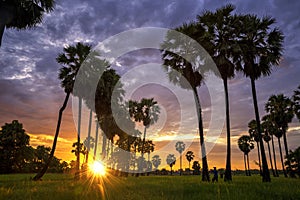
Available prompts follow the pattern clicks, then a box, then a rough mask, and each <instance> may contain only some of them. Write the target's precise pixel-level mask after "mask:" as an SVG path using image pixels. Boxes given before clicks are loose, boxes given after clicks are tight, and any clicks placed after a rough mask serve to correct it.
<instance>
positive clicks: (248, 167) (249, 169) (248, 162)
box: [247, 154, 251, 176]
mask: <svg viewBox="0 0 300 200" xmlns="http://www.w3.org/2000/svg"><path fill="white" fill-rule="evenodd" d="M247 165H248V174H249V176H251V172H250V164H249V154H247Z"/></svg>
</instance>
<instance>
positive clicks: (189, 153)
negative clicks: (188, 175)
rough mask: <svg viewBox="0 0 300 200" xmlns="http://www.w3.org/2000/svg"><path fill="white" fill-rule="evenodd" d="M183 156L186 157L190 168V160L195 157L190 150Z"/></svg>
mask: <svg viewBox="0 0 300 200" xmlns="http://www.w3.org/2000/svg"><path fill="white" fill-rule="evenodd" d="M185 157H186V159H187V161H188V162H189V169H190V170H191V161H192V160H194V157H195V155H194V152H192V151H188V152H186V154H185Z"/></svg>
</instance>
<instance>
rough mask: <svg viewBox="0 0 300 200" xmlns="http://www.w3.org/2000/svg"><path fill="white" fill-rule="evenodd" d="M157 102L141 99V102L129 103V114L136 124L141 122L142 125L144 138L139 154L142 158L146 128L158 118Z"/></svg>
mask: <svg viewBox="0 0 300 200" xmlns="http://www.w3.org/2000/svg"><path fill="white" fill-rule="evenodd" d="M156 104H157V102H156V101H154V99H153V98H151V99H145V98H143V99H142V100H141V102H137V101H132V100H130V101H129V114H130V117H131V118H133V119H134V120H135V121H136V122H143V125H144V137H143V142H142V149H141V154H142V158H143V157H144V145H145V139H146V130H147V128H148V127H149V126H150V125H152V124H154V123H155V122H157V120H158V117H159V113H160V111H159V106H158V105H156Z"/></svg>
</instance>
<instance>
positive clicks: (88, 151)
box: [85, 109, 93, 163]
mask: <svg viewBox="0 0 300 200" xmlns="http://www.w3.org/2000/svg"><path fill="white" fill-rule="evenodd" d="M92 118H93V111H92V109H91V110H90V119H89V127H88V143H87V154H86V160H85V163H88V162H89V153H90V142H91V129H92Z"/></svg>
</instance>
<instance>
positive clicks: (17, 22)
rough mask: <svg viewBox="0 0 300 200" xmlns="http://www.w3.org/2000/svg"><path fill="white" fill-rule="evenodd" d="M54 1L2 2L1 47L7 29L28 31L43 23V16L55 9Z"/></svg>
mask: <svg viewBox="0 0 300 200" xmlns="http://www.w3.org/2000/svg"><path fill="white" fill-rule="evenodd" d="M54 4H55V1H54V0H2V1H0V46H1V41H2V36H3V33H4V29H5V28H16V29H27V28H31V27H35V26H36V25H37V24H39V23H41V22H42V19H43V14H44V13H49V12H51V11H52V10H53V9H54Z"/></svg>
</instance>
